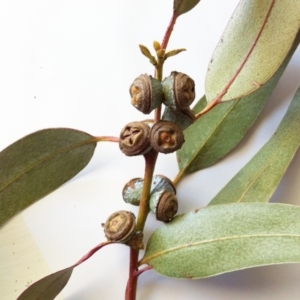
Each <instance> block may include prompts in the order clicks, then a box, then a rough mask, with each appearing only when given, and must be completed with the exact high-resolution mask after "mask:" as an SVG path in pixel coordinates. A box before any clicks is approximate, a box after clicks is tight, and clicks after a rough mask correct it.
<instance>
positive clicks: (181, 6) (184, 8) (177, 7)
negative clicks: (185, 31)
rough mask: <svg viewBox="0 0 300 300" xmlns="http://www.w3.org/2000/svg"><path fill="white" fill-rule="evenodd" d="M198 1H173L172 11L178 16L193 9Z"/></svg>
mask: <svg viewBox="0 0 300 300" xmlns="http://www.w3.org/2000/svg"><path fill="white" fill-rule="evenodd" d="M199 2H200V0H174V3H173V9H174V12H175V13H176V15H177V16H180V15H182V14H184V13H186V12H188V11H189V10H191V9H193V8H194V7H195V6H196V5H197V4H198V3H199Z"/></svg>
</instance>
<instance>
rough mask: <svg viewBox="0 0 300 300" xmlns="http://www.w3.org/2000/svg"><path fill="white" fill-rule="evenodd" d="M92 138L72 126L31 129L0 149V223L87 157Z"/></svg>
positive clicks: (65, 177) (83, 163)
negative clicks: (30, 131) (32, 131)
mask: <svg viewBox="0 0 300 300" xmlns="http://www.w3.org/2000/svg"><path fill="white" fill-rule="evenodd" d="M95 147H96V142H95V139H94V138H93V137H92V136H91V135H89V134H87V133H85V132H81V131H78V130H74V129H67V128H54V129H45V130H41V131H37V132H35V133H32V134H30V135H28V136H26V137H24V138H22V139H20V140H18V141H17V142H15V143H14V144H12V145H10V146H9V147H7V148H6V149H4V150H3V151H2V152H0V226H1V225H2V224H3V223H4V222H5V221H7V220H8V219H9V218H10V217H12V216H13V215H15V214H16V213H17V212H19V211H21V210H22V209H24V208H26V207H27V206H29V205H30V204H32V203H33V202H35V201H37V200H38V199H40V198H42V197H43V196H45V195H47V194H48V193H50V192H52V191H53V190H55V189H56V188H58V187H59V186H60V185H62V184H63V183H65V182H66V181H68V180H69V179H71V178H72V177H73V176H75V175H76V174H77V173H78V172H79V171H81V170H82V169H83V168H84V167H85V166H86V165H87V164H88V162H89V161H90V159H91V158H92V156H93V154H94V150H95Z"/></svg>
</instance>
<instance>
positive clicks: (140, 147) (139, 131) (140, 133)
mask: <svg viewBox="0 0 300 300" xmlns="http://www.w3.org/2000/svg"><path fill="white" fill-rule="evenodd" d="M149 136H150V127H149V125H148V124H146V123H144V122H131V123H128V124H127V125H126V126H125V127H124V128H123V129H122V131H121V133H120V139H119V147H120V150H121V151H122V152H123V153H124V154H125V155H127V156H135V155H142V154H145V153H147V152H148V151H150V149H151V145H150V140H149Z"/></svg>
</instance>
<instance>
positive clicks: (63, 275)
mask: <svg viewBox="0 0 300 300" xmlns="http://www.w3.org/2000/svg"><path fill="white" fill-rule="evenodd" d="M73 269H74V267H69V268H66V269H64V270H61V271H58V272H56V273H53V274H51V275H48V276H46V277H44V278H42V279H40V280H39V281H37V282H35V283H33V284H32V285H31V286H30V287H29V288H28V289H26V290H25V291H24V292H23V293H22V294H21V295H20V296H19V297H18V298H17V300H38V299H43V300H53V299H54V298H55V297H56V296H57V295H58V294H59V293H60V292H61V291H62V289H63V288H64V287H65V285H66V284H67V283H68V281H69V279H70V277H71V275H72V272H73Z"/></svg>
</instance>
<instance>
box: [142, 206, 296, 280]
mask: <svg viewBox="0 0 300 300" xmlns="http://www.w3.org/2000/svg"><path fill="white" fill-rule="evenodd" d="M295 262H300V207H297V206H292V205H284V204H267V203H235V204H225V205H212V206H208V207H206V208H203V209H200V210H196V211H192V212H189V213H187V214H184V215H180V216H177V217H175V218H174V219H173V220H172V221H171V222H170V223H166V224H163V225H162V226H160V227H159V228H158V229H157V230H156V231H155V232H154V233H153V234H152V236H151V237H150V240H149V242H148V245H147V248H146V252H145V256H144V257H143V259H142V260H141V262H140V264H141V265H142V264H148V265H150V266H151V267H152V268H153V269H154V270H156V271H157V272H158V273H160V274H162V275H165V276H169V277H176V278H203V277H209V276H213V275H217V274H221V273H225V272H230V271H234V270H241V269H245V268H250V267H256V266H263V265H270V264H282V263H295Z"/></svg>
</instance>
